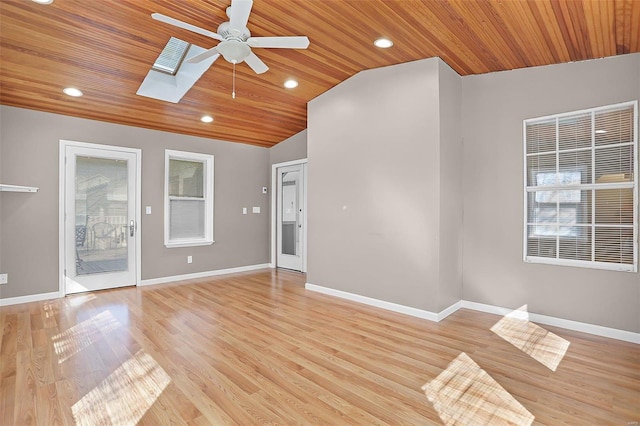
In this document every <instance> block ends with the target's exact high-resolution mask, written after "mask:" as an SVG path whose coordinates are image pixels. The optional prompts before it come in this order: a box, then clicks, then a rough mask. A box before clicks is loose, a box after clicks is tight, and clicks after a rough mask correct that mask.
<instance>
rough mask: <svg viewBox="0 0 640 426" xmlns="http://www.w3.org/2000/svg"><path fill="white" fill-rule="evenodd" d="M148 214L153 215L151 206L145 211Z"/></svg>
mask: <svg viewBox="0 0 640 426" xmlns="http://www.w3.org/2000/svg"><path fill="white" fill-rule="evenodd" d="M144 212H145V213H146V214H151V206H147V207H146V208H145V211H144Z"/></svg>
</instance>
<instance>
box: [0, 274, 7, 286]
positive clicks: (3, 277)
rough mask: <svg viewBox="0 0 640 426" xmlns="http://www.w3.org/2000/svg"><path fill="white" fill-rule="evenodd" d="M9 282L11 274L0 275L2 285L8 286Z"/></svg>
mask: <svg viewBox="0 0 640 426" xmlns="http://www.w3.org/2000/svg"><path fill="white" fill-rule="evenodd" d="M8 282H9V274H0V284H7V283H8Z"/></svg>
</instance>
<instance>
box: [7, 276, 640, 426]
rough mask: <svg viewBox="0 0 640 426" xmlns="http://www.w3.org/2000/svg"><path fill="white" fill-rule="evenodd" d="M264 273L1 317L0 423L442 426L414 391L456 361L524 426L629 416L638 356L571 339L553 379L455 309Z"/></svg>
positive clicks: (623, 420)
mask: <svg viewBox="0 0 640 426" xmlns="http://www.w3.org/2000/svg"><path fill="white" fill-rule="evenodd" d="M304 283H305V276H304V275H303V274H298V273H294V272H289V271H278V270H263V271H256V272H251V273H241V274H232V275H227V276H217V277H210V278H200V279H197V280H191V281H182V282H177V283H168V284H160V285H156V286H149V287H141V288H135V287H134V288H120V289H114V290H106V291H100V292H95V293H87V294H82V295H74V296H69V297H66V298H63V299H57V300H50V301H44V302H34V303H29V304H23V305H15V306H10V307H6V309H5V308H4V307H3V309H2V311H1V312H0V326H1V327H2V336H1V337H0V362H1V363H2V365H1V368H0V371H1V373H2V374H1V375H0V408H1V409H2V412H1V413H0V423H2V424H3V425H17V426H22V425H25V424H36V425H50V424H64V425H76V424H90V425H92V424H127V423H132V422H133V423H135V422H137V423H138V424H142V425H146V424H149V425H160V424H184V425H195V426H197V425H226V424H229V425H231V424H239V425H252V424H305V425H315V424H330V425H337V424H340V425H342V424H345V425H371V424H380V425H383V424H390V425H396V424H434V425H437V424H442V422H441V420H440V417H439V413H438V412H437V411H436V410H435V409H434V407H433V406H432V405H431V403H430V402H429V401H428V400H427V398H426V396H425V394H424V392H423V391H422V390H421V387H422V386H423V385H425V384H426V383H428V382H430V381H432V380H433V379H434V378H436V377H437V376H439V375H440V373H441V372H442V371H444V370H445V369H446V368H447V366H448V365H449V363H450V362H451V361H452V360H454V359H455V358H456V357H457V356H458V355H459V354H460V353H462V352H464V353H466V354H467V355H468V356H469V357H470V358H472V359H473V360H474V362H475V363H476V364H477V365H478V366H479V367H480V368H482V369H483V370H484V371H486V373H487V374H489V375H490V376H491V377H492V378H493V380H495V381H496V382H497V383H498V384H500V386H502V387H503V388H504V389H505V390H506V391H507V392H509V393H510V394H511V395H512V396H513V398H515V399H516V400H517V401H519V403H520V404H522V405H523V406H524V407H525V408H526V409H527V410H528V411H529V412H530V413H531V414H532V415H533V416H535V420H534V424H536V425H538V424H539V425H556V424H560V423H570V424H594V422H595V423H596V424H613V423H617V424H627V423H629V422H634V421H638V419H640V404H638V401H640V345H636V344H631V343H626V342H620V341H616V340H612V339H606V338H602V337H597V336H591V335H587V334H584V333H579V332H574V331H569V330H563V329H561V328H558V327H548V328H547V327H544V326H540V327H542V328H545V329H547V331H550V332H552V333H554V334H556V335H558V336H559V337H561V338H562V339H565V340H567V341H569V342H570V345H569V347H568V349H567V351H566V354H565V355H564V357H563V358H562V360H561V361H560V363H559V364H558V366H557V369H556V371H551V370H550V369H549V368H547V367H545V366H544V365H543V364H541V363H540V362H538V361H536V360H535V359H533V358H532V357H530V356H529V355H527V354H526V353H525V352H522V351H520V350H519V349H518V348H517V347H515V346H513V345H512V344H510V343H509V342H507V341H505V340H503V339H502V338H501V337H500V336H498V335H496V334H495V333H493V332H492V331H491V328H492V326H494V324H496V323H497V322H498V321H500V319H501V317H500V316H497V315H491V314H485V313H480V312H475V311H470V310H466V309H461V310H459V311H457V312H455V313H454V314H452V315H451V316H449V317H447V318H445V319H444V320H443V321H441V322H440V323H433V322H430V321H427V320H422V319H419V318H414V317H408V316H405V315H401V314H398V313H394V312H390V311H384V310H380V309H378V308H375V307H372V306H366V305H361V304H357V303H354V302H350V301H346V300H343V299H336V298H333V297H331V296H327V295H324V294H319V293H314V292H311V291H308V290H305V289H304Z"/></svg>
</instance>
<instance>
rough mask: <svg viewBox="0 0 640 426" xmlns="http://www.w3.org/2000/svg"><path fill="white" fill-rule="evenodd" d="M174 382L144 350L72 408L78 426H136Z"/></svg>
mask: <svg viewBox="0 0 640 426" xmlns="http://www.w3.org/2000/svg"><path fill="white" fill-rule="evenodd" d="M170 382H171V378H170V377H169V375H167V373H166V372H165V371H164V370H163V369H162V367H161V366H160V365H159V364H158V363H157V362H156V361H155V360H154V359H153V357H152V356H151V355H148V354H147V353H145V352H144V351H143V350H140V351H138V352H137V353H136V354H135V355H134V356H133V357H132V358H129V359H128V360H126V361H125V362H124V363H123V364H122V365H121V366H120V367H118V368H117V369H116V370H115V371H114V372H113V373H111V374H110V375H109V377H107V378H106V379H104V380H103V381H102V383H100V384H99V385H98V386H97V387H95V388H94V389H92V390H91V391H90V392H89V393H88V394H86V395H85V396H84V397H83V398H82V399H81V400H79V401H78V402H76V403H75V404H73V406H72V407H71V411H72V413H73V418H74V420H75V422H76V424H77V425H102V424H108V425H109V424H112V425H135V424H136V423H138V422H139V421H140V419H141V418H142V417H143V416H144V414H145V413H146V412H147V410H149V408H151V406H152V405H153V404H154V403H155V401H156V400H157V399H158V397H159V396H160V394H162V392H163V391H164V389H165V388H166V387H167V386H168V385H169V383H170Z"/></svg>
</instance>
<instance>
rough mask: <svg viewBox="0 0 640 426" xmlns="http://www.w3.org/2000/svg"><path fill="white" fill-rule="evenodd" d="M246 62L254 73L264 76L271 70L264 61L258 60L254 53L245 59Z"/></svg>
mask: <svg viewBox="0 0 640 426" xmlns="http://www.w3.org/2000/svg"><path fill="white" fill-rule="evenodd" d="M244 61H245V62H246V63H247V65H249V67H250V68H251V69H252V70H253V71H255V73H256V74H262V73H265V72H267V70H269V67H268V66H267V64H265V63H264V62H262V59H260V58H258V57H257V56H256V54H255V53H253V52H251V53H249V56H247V57H246V58H244Z"/></svg>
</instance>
